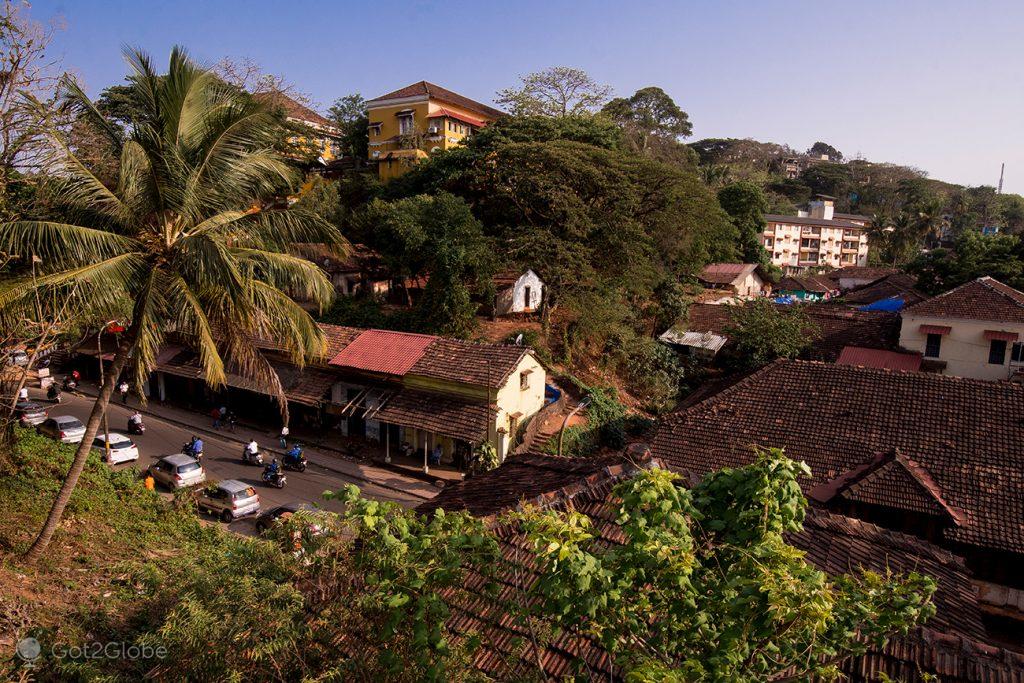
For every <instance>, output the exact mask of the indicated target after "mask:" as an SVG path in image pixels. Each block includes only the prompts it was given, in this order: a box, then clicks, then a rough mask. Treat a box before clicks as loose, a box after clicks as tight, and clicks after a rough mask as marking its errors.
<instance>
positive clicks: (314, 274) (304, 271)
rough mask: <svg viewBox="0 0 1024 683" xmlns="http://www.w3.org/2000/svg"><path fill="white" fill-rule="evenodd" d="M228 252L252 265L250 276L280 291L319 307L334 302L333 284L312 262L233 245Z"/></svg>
mask: <svg viewBox="0 0 1024 683" xmlns="http://www.w3.org/2000/svg"><path fill="white" fill-rule="evenodd" d="M231 252H232V254H234V255H235V257H236V258H237V259H238V260H239V261H240V262H242V263H247V264H250V265H252V266H253V277H255V278H257V279H259V280H260V281H262V282H264V283H266V284H269V285H271V286H273V287H275V288H276V289H279V290H281V291H282V292H286V293H287V294H289V295H291V296H294V297H298V298H300V299H303V300H307V301H312V302H314V303H315V304H316V305H317V306H318V307H319V308H320V310H323V309H324V308H326V307H327V306H329V305H330V304H331V303H332V302H333V301H334V293H335V292H334V285H332V284H331V281H330V280H328V279H327V275H326V274H325V273H324V271H323V270H321V269H320V267H319V266H317V265H316V264H315V263H312V262H310V261H307V260H306V259H304V258H299V257H298V256H292V255H290V254H282V253H280V252H273V251H262V250H259V249H242V248H234V249H232V250H231Z"/></svg>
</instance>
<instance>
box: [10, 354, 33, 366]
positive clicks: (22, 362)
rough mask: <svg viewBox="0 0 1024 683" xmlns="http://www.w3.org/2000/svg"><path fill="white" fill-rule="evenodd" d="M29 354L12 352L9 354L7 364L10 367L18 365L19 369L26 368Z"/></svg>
mask: <svg viewBox="0 0 1024 683" xmlns="http://www.w3.org/2000/svg"><path fill="white" fill-rule="evenodd" d="M28 361H29V358H28V354H27V353H25V352H24V351H11V352H9V353H8V354H7V362H8V363H9V364H10V365H17V366H19V367H25V366H26V365H28Z"/></svg>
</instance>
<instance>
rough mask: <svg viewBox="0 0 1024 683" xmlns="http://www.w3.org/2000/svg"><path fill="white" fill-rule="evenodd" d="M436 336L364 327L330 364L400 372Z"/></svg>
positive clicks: (416, 359) (408, 365) (419, 356)
mask: <svg viewBox="0 0 1024 683" xmlns="http://www.w3.org/2000/svg"><path fill="white" fill-rule="evenodd" d="M435 339H437V337H432V336H430V335H426V334H413V333H411V332H392V331H390V330H367V331H365V332H363V333H362V334H360V335H359V336H358V337H356V338H355V339H354V340H352V342H351V343H350V344H349V345H348V346H346V347H345V348H344V349H342V351H341V352H340V353H339V354H338V355H336V356H335V357H334V358H332V359H331V361H330V363H329V364H330V365H333V366H336V367H343V368H353V369H355V370H365V371H367V372H381V373H384V374H386V375H396V376H399V377H401V376H403V375H405V373H407V372H409V370H410V369H411V368H412V366H414V365H416V362H417V361H418V360H419V359H420V358H422V357H423V353H424V352H425V351H426V350H427V347H428V346H430V344H431V343H432V342H433V341H434V340H435Z"/></svg>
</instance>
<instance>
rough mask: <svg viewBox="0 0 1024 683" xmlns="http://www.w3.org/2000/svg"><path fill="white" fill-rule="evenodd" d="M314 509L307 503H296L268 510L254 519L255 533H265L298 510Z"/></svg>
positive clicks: (317, 530)
mask: <svg viewBox="0 0 1024 683" xmlns="http://www.w3.org/2000/svg"><path fill="white" fill-rule="evenodd" d="M315 509H316V508H315V507H313V506H312V505H310V504H309V503H300V502H298V501H296V502H294V503H285V504H284V505H278V506H277V507H273V508H270V509H269V510H267V511H266V512H264V513H262V514H261V515H260V516H259V517H257V518H256V532H257V533H261V534H264V533H266V532H267V531H268V530H270V529H271V528H272V527H273V526H274V524H276V523H277V521H278V520H282V521H284V520H286V519H288V518H289V517H291V516H292V515H293V514H294V513H296V512H298V511H299V510H305V511H311V510H315ZM319 531H320V530H319V528H318V529H315V530H314V532H319Z"/></svg>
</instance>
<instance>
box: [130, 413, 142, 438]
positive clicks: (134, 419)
mask: <svg viewBox="0 0 1024 683" xmlns="http://www.w3.org/2000/svg"><path fill="white" fill-rule="evenodd" d="M133 430H134V431H136V432H139V433H140V434H141V433H142V413H140V412H139V411H137V410H136V411H135V412H134V413H132V415H131V417H129V418H128V431H133Z"/></svg>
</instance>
